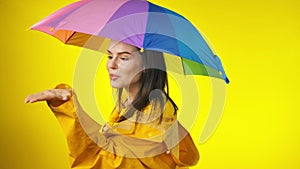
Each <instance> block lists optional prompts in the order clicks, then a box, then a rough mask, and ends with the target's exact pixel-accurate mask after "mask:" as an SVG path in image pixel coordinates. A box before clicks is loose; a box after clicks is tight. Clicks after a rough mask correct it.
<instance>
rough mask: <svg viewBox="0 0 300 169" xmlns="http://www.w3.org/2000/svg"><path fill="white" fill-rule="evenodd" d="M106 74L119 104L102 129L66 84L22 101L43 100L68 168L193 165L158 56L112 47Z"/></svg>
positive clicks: (192, 147)
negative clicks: (61, 136) (62, 140)
mask: <svg viewBox="0 0 300 169" xmlns="http://www.w3.org/2000/svg"><path fill="white" fill-rule="evenodd" d="M107 52H108V61H107V70H108V73H109V78H110V84H111V86H112V87H113V88H116V89H117V91H118V100H117V104H116V107H115V108H114V110H113V112H112V114H111V118H110V120H109V121H108V122H107V124H105V125H103V126H101V125H99V124H98V123H96V122H95V121H94V120H92V119H91V118H90V117H89V116H88V115H87V114H86V113H85V112H84V111H83V110H82V108H81V107H80V105H79V103H78V101H77V99H76V95H75V93H74V92H73V91H72V89H71V88H70V87H69V86H68V85H65V84H60V85H58V86H57V87H56V88H55V89H51V90H45V91H43V92H40V93H36V94H32V95H29V96H27V98H26V99H25V102H26V103H33V102H37V101H47V103H48V105H49V107H50V108H51V110H52V111H53V112H54V114H55V116H56V117H57V119H58V121H59V122H60V124H61V126H62V128H63V130H64V132H65V134H66V137H67V142H68V146H69V150H70V158H71V168H84V169H87V168H91V169H110V168H129V169H142V168H152V169H175V168H186V167H189V166H192V165H195V164H196V163H197V162H198V160H199V153H198V151H197V148H196V147H195V145H194V143H193V141H192V139H191V137H190V135H189V134H188V132H187V131H186V130H185V129H184V128H183V127H182V126H181V125H180V123H179V122H178V121H177V120H176V113H177V106H176V104H175V103H174V102H173V100H172V99H171V98H170V97H169V92H168V80H167V73H166V66H165V62H164V59H163V55H162V53H160V52H156V51H142V52H141V51H140V50H139V49H138V48H136V47H135V46H131V45H129V44H126V43H122V42H112V43H111V45H110V47H109V49H108V50H107Z"/></svg>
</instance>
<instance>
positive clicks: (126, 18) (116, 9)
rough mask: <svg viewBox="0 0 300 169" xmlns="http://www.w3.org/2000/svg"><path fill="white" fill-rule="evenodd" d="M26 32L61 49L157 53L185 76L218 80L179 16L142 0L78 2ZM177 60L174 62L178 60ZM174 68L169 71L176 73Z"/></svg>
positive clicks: (215, 65) (217, 64)
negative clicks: (118, 45)
mask: <svg viewBox="0 0 300 169" xmlns="http://www.w3.org/2000/svg"><path fill="white" fill-rule="evenodd" d="M31 29H34V30H39V31H42V32H45V33H47V34H50V35H52V36H54V37H56V38H57V39H59V40H61V41H62V42H63V43H65V44H71V45H76V46H82V47H85V48H89V49H93V50H99V51H105V52H106V49H107V47H108V44H109V41H110V40H115V41H121V42H125V43H128V44H131V45H134V46H136V47H139V48H142V49H145V50H156V51H160V52H163V53H164V55H165V56H174V57H171V58H173V59H174V60H176V59H179V60H178V63H176V64H177V65H176V66H178V64H180V66H181V67H182V68H183V69H182V70H183V72H184V73H185V74H199V75H207V76H212V77H217V78H222V79H224V80H225V81H226V83H229V80H228V78H227V76H226V74H225V72H224V69H223V66H222V63H221V61H220V59H219V58H218V56H216V55H215V54H214V53H213V52H212V50H211V49H210V47H209V46H208V44H207V43H206V41H205V40H204V39H203V37H202V36H201V34H200V32H199V31H198V30H197V29H196V28H195V27H194V26H193V24H192V23H191V22H190V21H188V20H187V19H186V18H184V17H183V16H181V15H180V14H178V13H176V12H174V11H171V10H169V9H166V8H164V7H161V6H158V5H155V4H153V3H151V2H148V1H145V0H83V1H79V2H75V3H73V4H70V5H68V6H66V7H64V8H62V9H60V10H58V11H56V12H55V13H53V14H51V15H50V16H48V17H46V18H45V19H43V20H42V21H40V22H38V23H36V24H35V25H33V26H32V27H31ZM178 56H179V57H178ZM176 66H175V67H176Z"/></svg>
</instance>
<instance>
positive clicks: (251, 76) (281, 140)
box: [0, 0, 300, 169]
mask: <svg viewBox="0 0 300 169" xmlns="http://www.w3.org/2000/svg"><path fill="white" fill-rule="evenodd" d="M72 2H74V1H73V0H52V1H46V0H42V1H34V0H24V1H17V0H10V1H4V0H1V1H0V15H1V27H0V29H1V31H0V34H1V41H0V43H1V52H0V53H1V57H0V73H1V81H0V94H1V102H0V168H1V169H67V168H68V162H69V161H68V150H67V144H66V141H65V137H64V135H63V133H62V130H61V129H60V126H59V125H58V123H57V121H56V119H55V117H54V116H53V115H52V114H51V113H50V111H49V109H48V108H47V106H46V104H45V103H36V104H31V105H27V104H24V102H23V100H24V98H25V97H26V96H27V95H28V94H30V93H34V92H38V91H42V90H44V89H48V88H52V87H54V86H55V85H56V84H58V83H60V82H65V83H69V84H72V78H73V73H74V72H73V71H74V68H75V64H76V59H77V57H78V55H79V53H80V51H81V49H80V48H78V47H74V46H66V45H64V44H62V43H61V42H59V41H58V40H56V39H55V38H52V37H50V36H48V35H45V34H43V33H40V32H37V31H30V30H28V28H29V27H30V26H31V25H33V24H34V23H36V22H37V21H39V20H41V19H42V18H44V17H45V16H47V15H48V14H50V13H52V12H54V11H55V10H57V9H58V8H61V7H63V6H65V5H67V4H69V3H72ZM152 2H154V3H157V4H159V5H162V6H165V7H167V8H170V9H172V10H175V11H177V12H179V13H181V14H182V15H184V16H185V17H186V18H188V19H189V20H191V21H192V23H194V24H195V25H196V26H197V28H198V29H199V30H200V31H201V32H202V33H203V34H204V36H205V37H207V39H208V40H209V42H210V43H211V44H212V47H213V48H214V50H215V51H216V53H217V54H218V55H219V56H220V58H221V59H222V61H223V64H224V67H225V71H226V73H227V75H228V77H229V79H230V80H231V83H230V84H229V85H227V86H226V103H225V107H224V112H223V117H222V120H221V122H220V124H219V126H218V128H217V130H216V131H215V132H214V134H213V135H212V136H211V137H210V139H209V140H208V141H206V142H205V143H203V144H200V143H199V142H198V139H199V132H201V126H197V124H196V125H195V127H194V128H193V131H192V136H193V137H194V139H195V141H196V143H197V146H198V148H199V151H200V154H201V159H200V162H199V164H198V165H197V166H196V167H194V168H200V169H201V168H202V169H253V168H256V169H283V168H284V169H299V168H300V163H299V161H300V132H299V131H300V115H299V95H300V91H299V86H300V84H299V74H300V70H299V56H300V50H299V44H300V41H299V38H300V17H299V16H300V11H299V7H300V2H299V1H297V0H272V1H271V0H265V1H261V0H252V1H239V0H228V1H221V0H210V1H208V0H189V1H183V0H172V1H167V0H152ZM200 117H201V115H200ZM203 117H204V116H203Z"/></svg>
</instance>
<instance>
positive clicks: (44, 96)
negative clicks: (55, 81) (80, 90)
mask: <svg viewBox="0 0 300 169" xmlns="http://www.w3.org/2000/svg"><path fill="white" fill-rule="evenodd" d="M71 95H72V91H71V90H70V89H50V90H45V91H43V92H39V93H35V94H31V95H28V96H27V97H26V98H25V100H24V102H25V103H34V102H38V101H67V100H69V99H70V97H71Z"/></svg>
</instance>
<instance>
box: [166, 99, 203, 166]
mask: <svg viewBox="0 0 300 169" xmlns="http://www.w3.org/2000/svg"><path fill="white" fill-rule="evenodd" d="M171 107H173V106H172V105H171V104H167V105H166V108H165V112H164V118H163V128H165V129H167V130H165V138H164V143H165V145H166V147H167V149H168V150H169V152H168V153H170V155H171V156H172V158H173V160H174V161H175V163H176V164H177V168H185V167H189V166H194V165H196V164H197V163H198V161H199V158H200V155H199V152H198V149H197V147H196V145H195V144H194V141H193V139H192V137H191V135H190V134H189V132H188V131H187V130H186V129H185V128H184V127H183V126H182V125H181V124H180V122H179V121H178V120H177V118H176V115H174V113H173V112H174V111H173V110H172V108H171ZM170 110H172V111H170Z"/></svg>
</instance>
